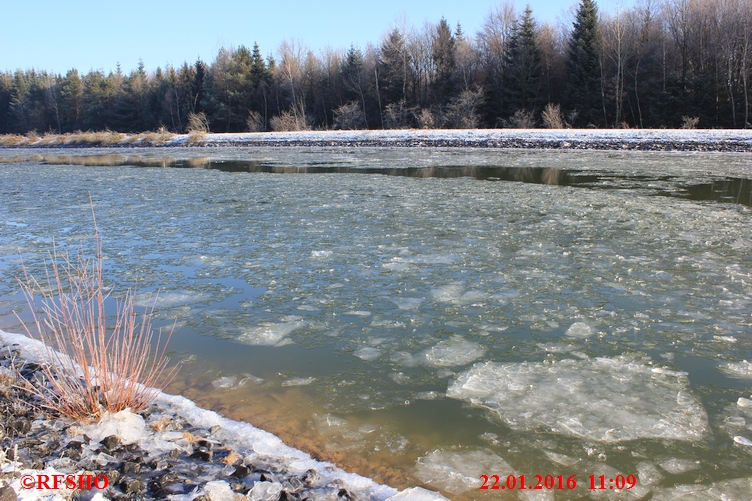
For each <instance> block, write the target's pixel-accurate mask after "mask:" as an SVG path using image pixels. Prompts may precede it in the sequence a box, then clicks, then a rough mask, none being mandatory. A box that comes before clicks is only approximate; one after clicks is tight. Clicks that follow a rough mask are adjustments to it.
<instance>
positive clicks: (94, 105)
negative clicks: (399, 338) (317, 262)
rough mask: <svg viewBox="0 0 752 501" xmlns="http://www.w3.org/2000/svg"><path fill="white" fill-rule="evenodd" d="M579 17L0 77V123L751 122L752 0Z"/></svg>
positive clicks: (521, 15) (0, 130) (404, 30)
mask: <svg viewBox="0 0 752 501" xmlns="http://www.w3.org/2000/svg"><path fill="white" fill-rule="evenodd" d="M575 8H576V13H575V14H574V20H573V22H572V23H571V24H568V25H564V26H554V25H552V24H549V23H539V22H537V21H536V19H535V17H534V13H533V12H531V10H530V9H529V8H526V9H525V10H524V11H523V12H519V11H516V10H515V7H514V6H513V4H512V3H510V2H507V3H502V4H500V5H498V6H496V7H493V8H492V9H491V10H490V12H489V13H488V15H487V16H486V19H485V22H484V24H483V26H482V28H481V29H480V31H479V32H478V33H476V34H475V36H471V35H469V34H466V33H464V32H463V31H462V28H461V25H460V24H457V25H455V26H451V25H450V24H449V23H448V22H447V21H446V20H445V19H441V20H439V21H438V22H436V23H426V24H425V25H424V26H423V27H422V28H421V29H415V28H409V27H406V26H395V27H393V28H392V29H390V30H389V31H388V32H387V34H386V35H385V36H384V38H383V40H381V41H380V43H378V44H377V45H370V44H369V45H368V46H367V47H366V48H365V49H360V48H357V47H352V46H351V47H350V48H349V49H326V50H324V51H321V52H319V53H315V52H313V51H311V50H309V49H308V48H306V47H305V46H303V45H302V44H301V43H300V42H298V41H285V42H283V43H282V44H281V45H280V47H279V48H278V50H277V52H276V55H269V56H267V57H264V56H262V54H261V50H260V48H259V47H258V45H256V44H254V46H253V48H252V49H249V48H247V47H246V46H243V45H241V46H239V47H237V48H222V49H220V50H219V53H218V54H217V56H216V58H215V59H214V61H212V62H211V63H207V62H204V61H201V60H198V61H196V62H195V63H193V64H190V63H187V62H186V63H183V64H182V65H181V66H178V67H173V66H169V65H168V66H166V67H165V68H157V69H156V70H155V71H153V72H147V71H146V68H145V67H144V65H143V63H141V64H140V65H139V67H138V68H137V69H136V70H133V71H132V72H130V73H128V74H124V73H123V72H122V71H121V70H120V67H119V65H118V69H117V70H116V71H115V72H110V73H108V74H105V73H104V72H103V71H101V70H92V71H89V73H87V74H81V73H80V72H79V71H78V70H77V69H71V70H70V71H68V72H67V73H66V74H65V75H60V74H52V73H49V72H45V71H40V70H34V69H27V70H21V69H19V70H17V71H15V72H9V71H6V72H2V73H0V134H27V133H30V132H37V133H44V132H53V133H67V132H73V131H81V130H95V131H96V130H111V131H119V132H142V131H147V130H158V129H164V130H168V131H172V132H186V131H188V132H191V131H202V132H209V131H211V132H241V131H251V132H255V131H269V130H274V131H283V130H308V129H381V128H385V129H389V128H477V127H490V128H496V127H515V128H532V127H548V128H565V127H600V128H626V127H630V128H635V127H637V128H664V127H666V128H677V127H685V128H694V127H702V128H748V127H751V126H752V124H750V121H751V120H752V118H750V107H751V106H752V103H750V89H749V85H750V82H749V80H750V77H751V76H752V74H751V72H750V67H751V66H752V54H750V52H752V51H751V50H750V49H751V45H752V32H751V31H752V0H637V3H636V4H635V5H634V6H632V7H630V8H625V9H624V10H620V11H617V12H615V13H613V14H609V15H605V14H602V13H599V12H598V9H597V5H596V4H595V2H594V1H593V0H581V1H580V3H579V4H578V5H577V6H576V7H575Z"/></svg>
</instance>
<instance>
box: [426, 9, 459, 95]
mask: <svg viewBox="0 0 752 501" xmlns="http://www.w3.org/2000/svg"><path fill="white" fill-rule="evenodd" d="M456 42H457V41H456V39H455V37H454V35H452V29H451V28H450V27H449V23H447V21H446V19H444V18H443V17H442V18H441V21H439V24H438V25H437V26H436V31H435V32H434V34H433V40H432V43H431V57H432V59H433V63H434V65H435V66H436V79H435V81H434V83H433V90H434V94H435V96H436V100H437V101H438V102H439V103H442V104H443V103H445V102H446V101H447V100H449V98H450V97H451V95H452V94H453V91H454V87H455V85H454V82H453V77H454V68H455V60H454V52H455V47H456Z"/></svg>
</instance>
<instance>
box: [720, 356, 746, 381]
mask: <svg viewBox="0 0 752 501" xmlns="http://www.w3.org/2000/svg"><path fill="white" fill-rule="evenodd" d="M718 368H719V369H720V370H721V371H723V372H725V373H726V374H728V375H729V376H732V377H738V378H752V362H750V361H749V360H742V361H741V362H728V363H726V364H723V365H721V366H719V367H718Z"/></svg>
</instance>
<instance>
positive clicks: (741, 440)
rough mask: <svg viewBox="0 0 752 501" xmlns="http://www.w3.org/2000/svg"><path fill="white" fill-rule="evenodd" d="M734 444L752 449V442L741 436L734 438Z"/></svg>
mask: <svg viewBox="0 0 752 501" xmlns="http://www.w3.org/2000/svg"><path fill="white" fill-rule="evenodd" d="M734 442H735V443H737V444H739V445H746V446H747V447H752V440H750V439H748V438H744V437H742V436H739V435H737V436H735V437H734Z"/></svg>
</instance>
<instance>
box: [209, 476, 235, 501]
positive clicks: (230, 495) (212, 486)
mask: <svg viewBox="0 0 752 501" xmlns="http://www.w3.org/2000/svg"><path fill="white" fill-rule="evenodd" d="M204 492H206V495H207V496H209V499H211V501H234V499H235V493H234V492H233V491H232V489H231V488H230V484H228V483H227V482H225V481H224V480H212V481H211V482H207V483H206V485H204Z"/></svg>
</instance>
